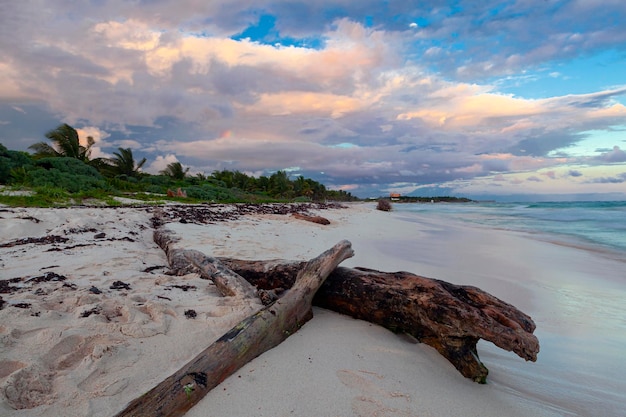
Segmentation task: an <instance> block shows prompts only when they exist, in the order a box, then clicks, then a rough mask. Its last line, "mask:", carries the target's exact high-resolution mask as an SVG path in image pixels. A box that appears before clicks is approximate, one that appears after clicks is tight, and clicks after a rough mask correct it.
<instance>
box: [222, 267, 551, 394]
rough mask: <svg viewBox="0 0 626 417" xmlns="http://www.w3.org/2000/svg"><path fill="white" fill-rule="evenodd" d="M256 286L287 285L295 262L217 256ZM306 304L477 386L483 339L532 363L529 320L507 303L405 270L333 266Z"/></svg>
mask: <svg viewBox="0 0 626 417" xmlns="http://www.w3.org/2000/svg"><path fill="white" fill-rule="evenodd" d="M221 260H222V262H223V263H224V264H225V265H227V266H228V267H229V268H230V269H232V270H233V271H236V272H237V273H238V274H240V275H242V276H243V277H244V278H245V279H247V280H248V281H249V282H250V283H252V284H254V285H256V286H257V287H258V288H263V289H271V288H281V287H282V288H290V286H291V285H292V284H293V280H294V277H295V275H296V273H297V271H298V270H299V269H300V268H301V267H302V263H300V262H293V261H291V262H289V261H275V260H274V261H244V260H236V259H226V258H221ZM313 303H314V305H317V306H320V307H324V308H328V309H330V310H333V311H336V312H339V313H342V314H347V315H350V316H352V317H355V318H358V319H361V320H366V321H369V322H371V323H375V324H379V325H381V326H383V327H386V328H388V329H390V330H392V331H394V332H401V333H407V334H409V335H412V336H413V337H415V338H416V339H418V340H419V341H421V342H423V343H426V344H428V345H430V346H432V347H434V348H435V349H437V351H439V353H441V354H442V355H443V356H444V357H445V358H446V359H448V360H449V361H450V362H451V363H452V364H453V365H454V366H455V367H456V368H457V369H458V370H459V372H461V374H463V375H464V376H465V377H467V378H471V379H472V380H474V381H476V382H479V383H485V382H486V378H487V374H488V370H487V368H486V367H485V366H484V365H483V364H482V362H481V361H480V359H479V358H478V353H477V350H476V343H477V342H478V340H479V339H484V340H487V341H490V342H492V343H494V344H495V345H496V346H498V347H500V348H502V349H504V350H508V351H513V352H515V353H516V354H517V355H518V356H520V357H521V358H523V359H526V360H531V361H535V360H536V359H537V353H538V352H539V341H538V340H537V338H536V337H535V336H534V335H533V334H532V333H533V331H534V330H535V323H534V322H533V320H532V319H531V318H530V317H529V316H527V315H526V314H524V313H523V312H521V311H519V310H518V309H517V308H515V307H514V306H512V305H510V304H508V303H506V302H504V301H502V300H500V299H498V298H496V297H494V296H493V295H491V294H489V293H487V292H485V291H482V290H481V289H479V288H476V287H472V286H461V285H454V284H450V283H448V282H445V281H440V280H437V279H431V278H425V277H421V276H418V275H414V274H411V273H408V272H395V273H389V272H380V271H375V270H371V269H365V268H355V269H352V268H344V267H338V268H337V269H335V270H334V271H333V272H332V273H331V274H330V276H329V277H328V279H327V280H326V282H325V283H324V284H323V285H322V286H321V287H320V289H319V290H318V292H317V294H316V296H315V299H314V301H313Z"/></svg>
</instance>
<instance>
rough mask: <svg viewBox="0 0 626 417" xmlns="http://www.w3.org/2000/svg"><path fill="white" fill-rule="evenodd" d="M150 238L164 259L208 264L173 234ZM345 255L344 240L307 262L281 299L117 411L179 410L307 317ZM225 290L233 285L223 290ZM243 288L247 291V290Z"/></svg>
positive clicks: (133, 413) (348, 251) (150, 412)
mask: <svg viewBox="0 0 626 417" xmlns="http://www.w3.org/2000/svg"><path fill="white" fill-rule="evenodd" d="M155 240H157V241H158V242H160V243H159V244H162V247H163V248H164V250H165V251H166V253H167V255H168V260H170V261H174V263H175V264H176V265H178V266H181V265H182V264H181V263H180V262H182V260H183V259H188V260H189V259H191V260H193V261H194V263H197V264H198V265H202V266H203V268H204V271H205V273H206V271H208V270H209V269H211V268H208V267H207V265H208V264H209V263H208V262H206V259H199V258H198V256H199V255H198V253H196V252H195V251H190V252H193V253H192V254H191V255H190V256H189V257H188V256H187V255H189V253H186V251H184V250H179V249H175V248H174V247H173V246H174V245H173V243H174V240H173V238H172V237H171V236H169V235H167V234H166V233H160V234H159V235H157V233H155ZM351 256H353V251H352V248H351V244H350V242H348V241H345V240H344V241H342V242H339V243H338V244H337V245H335V246H334V247H333V248H331V249H329V250H328V251H326V252H324V253H323V254H321V255H320V256H318V257H317V258H315V259H313V260H311V261H309V262H307V263H306V264H305V265H304V267H303V268H302V269H301V270H300V271H298V272H296V277H295V283H294V284H293V286H292V287H291V288H290V290H289V291H287V292H285V294H284V295H283V296H282V297H281V298H279V299H278V300H277V301H275V302H274V303H272V304H270V305H269V306H267V307H265V308H263V309H261V310H260V311H258V312H257V313H256V314H253V315H252V316H250V317H248V318H246V319H245V320H243V321H242V322H240V323H239V324H238V325H236V326H235V327H233V328H232V329H231V330H230V331H229V332H228V333H226V334H225V335H223V336H222V337H221V338H220V339H219V340H217V341H216V342H215V343H213V344H212V345H211V346H209V347H208V348H207V349H205V350H204V351H203V352H202V353H200V354H199V355H198V356H196V357H195V358H194V359H193V360H192V361H191V362H189V363H188V364H186V365H185V366H184V367H183V368H181V369H180V370H179V371H177V372H176V373H174V374H173V375H171V376H170V377H168V378H167V379H165V380H164V381H163V382H161V383H160V384H158V385H157V386H156V387H154V388H153V389H151V390H150V391H148V392H147V393H146V394H144V395H142V396H141V397H139V398H137V399H135V400H134V401H132V402H131V403H130V404H129V405H128V406H127V407H126V408H125V409H124V410H123V411H121V412H120V413H118V414H117V416H118V417H122V416H124V417H126V416H134V417H139V416H146V417H147V416H150V417H154V416H168V417H173V416H182V415H184V414H185V412H187V411H188V410H189V409H190V408H191V407H193V406H194V405H195V404H196V403H197V402H198V401H200V399H202V398H203V397H204V396H205V395H206V393H208V392H209V391H210V390H211V389H213V388H214V387H216V386H217V385H218V384H220V383H221V382H222V381H223V380H224V379H226V378H227V377H228V376H230V375H232V374H233V373H234V372H236V371H237V370H238V369H239V368H241V367H242V366H243V365H245V364H246V363H248V362H249V361H251V360H252V359H254V358H255V357H257V356H259V355H260V354H262V353H263V352H265V351H267V350H269V349H271V348H273V347H274V346H276V345H278V344H280V343H281V342H282V341H283V340H285V339H286V338H287V337H289V336H290V335H291V334H293V333H294V332H296V331H297V330H298V329H299V328H300V327H301V326H302V325H303V324H304V323H306V322H307V321H308V320H309V319H310V318H311V317H312V312H311V304H312V301H313V296H314V295H315V292H316V291H317V289H318V288H319V286H320V285H321V284H322V283H323V282H324V280H325V279H326V278H327V277H328V275H329V274H330V273H331V272H332V271H333V270H334V269H335V268H336V267H337V265H339V263H341V262H342V261H343V260H345V259H347V258H349V257H351ZM218 270H220V271H221V272H219V273H218V274H217V275H220V274H224V271H225V269H224V268H223V267H221V269H220V268H218ZM201 273H202V272H201ZM208 275H215V274H212V273H208ZM226 275H228V276H229V279H230V278H233V277H234V276H235V275H236V274H234V273H232V271H227V272H226ZM233 279H234V281H236V282H237V284H236V285H235V287H236V289H235V290H234V292H235V293H241V291H240V289H239V288H240V286H241V285H240V284H241V283H240V282H239V280H238V279H237V278H233ZM244 282H245V281H244ZM246 284H247V283H246ZM247 285H249V284H247ZM245 286H246V285H243V287H245ZM229 291H233V290H232V289H230V290H229V289H227V292H229ZM243 293H244V294H249V292H248V291H247V289H246V290H243Z"/></svg>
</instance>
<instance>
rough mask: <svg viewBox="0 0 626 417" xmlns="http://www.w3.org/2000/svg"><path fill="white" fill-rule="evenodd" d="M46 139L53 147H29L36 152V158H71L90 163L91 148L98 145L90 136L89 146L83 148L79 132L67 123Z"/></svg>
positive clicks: (35, 145)
mask: <svg viewBox="0 0 626 417" xmlns="http://www.w3.org/2000/svg"><path fill="white" fill-rule="evenodd" d="M46 137H47V138H48V139H49V140H51V141H52V143H53V144H52V145H49V144H48V143H46V142H39V143H35V144H33V145H31V146H29V149H33V150H34V151H35V155H34V156H35V158H46V157H69V158H76V159H79V160H81V161H83V162H89V157H90V156H91V147H92V146H93V145H94V144H95V143H96V142H95V140H94V139H93V137H91V136H88V137H87V146H82V145H81V144H80V140H79V139H78V132H76V129H74V128H73V127H72V126H70V125H68V124H67V123H64V124H62V125H59V126H58V127H57V128H56V129H54V130H51V131H49V132H48V133H46Z"/></svg>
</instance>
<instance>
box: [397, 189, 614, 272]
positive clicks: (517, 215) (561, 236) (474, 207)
mask: <svg viewBox="0 0 626 417" xmlns="http://www.w3.org/2000/svg"><path fill="white" fill-rule="evenodd" d="M393 209H394V211H398V212H406V213H420V214H422V215H427V216H429V217H437V218H439V219H442V220H446V221H449V220H454V221H460V222H463V223H467V224H468V225H473V226H484V227H488V228H490V229H494V228H495V229H503V230H511V231H516V232H525V233H532V234H535V235H538V236H536V238H544V239H549V240H552V241H556V242H561V243H564V244H576V245H582V246H588V247H589V249H594V248H595V249H600V250H602V249H603V250H607V251H610V252H615V253H616V254H617V255H619V254H624V255H626V201H576V202H538V203H497V202H472V203H419V204H404V203H402V204H395V205H394V206H393ZM625 275H626V273H625Z"/></svg>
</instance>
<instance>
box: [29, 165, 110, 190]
mask: <svg viewBox="0 0 626 417" xmlns="http://www.w3.org/2000/svg"><path fill="white" fill-rule="evenodd" d="M26 177H27V182H28V183H29V184H30V185H32V186H33V187H43V188H60V189H63V190H66V191H68V192H70V193H77V192H80V191H88V190H93V189H97V188H100V189H106V188H107V185H106V182H105V181H104V178H103V177H102V175H100V173H99V172H98V171H97V170H96V169H95V168H93V167H90V166H89V165H86V164H85V163H84V162H82V161H79V160H78V159H76V158H64V157H60V158H43V159H40V160H38V161H37V162H36V165H35V168H34V169H32V170H29V171H28V172H27V175H26Z"/></svg>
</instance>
